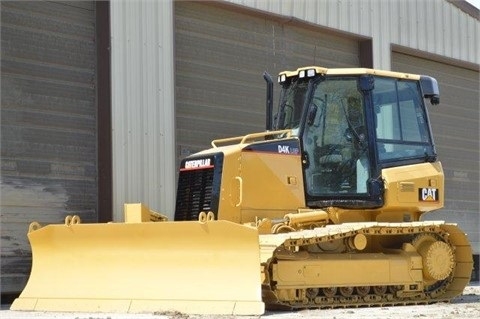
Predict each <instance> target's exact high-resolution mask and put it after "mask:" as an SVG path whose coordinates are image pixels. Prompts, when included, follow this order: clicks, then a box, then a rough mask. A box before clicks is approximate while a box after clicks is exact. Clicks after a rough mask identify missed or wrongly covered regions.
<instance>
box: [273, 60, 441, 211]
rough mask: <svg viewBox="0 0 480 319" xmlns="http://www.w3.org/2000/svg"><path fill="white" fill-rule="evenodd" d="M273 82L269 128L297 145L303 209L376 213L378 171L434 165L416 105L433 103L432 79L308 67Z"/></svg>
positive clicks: (435, 94) (420, 110) (424, 121)
mask: <svg viewBox="0 0 480 319" xmlns="http://www.w3.org/2000/svg"><path fill="white" fill-rule="evenodd" d="M279 83H280V84H281V86H282V91H281V95H280V101H279V108H278V113H277V116H276V118H275V123H274V129H277V130H283V129H292V131H293V135H294V136H296V137H297V138H298V139H299V141H300V145H301V149H302V163H303V174H304V181H305V190H306V192H305V193H306V201H307V205H308V206H310V207H326V206H338V207H364V208H365V207H372V208H374V207H380V206H382V205H383V181H382V177H381V170H382V168H387V167H393V166H400V165H408V164H416V163H423V162H434V161H435V160H436V152H435V148H434V143H433V139H432V134H431V130H430V125H429V120H428V115H427V112H426V110H425V103H424V99H423V98H430V100H431V102H432V104H438V102H439V95H438V86H437V82H436V81H435V79H433V78H431V77H426V76H417V75H411V74H404V73H395V72H385V71H376V70H371V69H335V70H334V73H332V74H330V73H329V71H328V69H325V68H318V67H312V68H301V69H298V70H297V71H293V72H282V73H280V75H279Z"/></svg>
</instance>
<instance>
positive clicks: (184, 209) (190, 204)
mask: <svg viewBox="0 0 480 319" xmlns="http://www.w3.org/2000/svg"><path fill="white" fill-rule="evenodd" d="M218 162H219V160H218V158H215V157H212V158H211V163H212V165H210V166H208V167H200V168H194V169H185V161H183V162H182V168H181V169H180V175H179V178H178V190H177V201H176V207H175V220H178V221H181V220H198V215H199V214H200V212H213V213H214V215H215V219H217V210H218V192H219V186H220V185H219V184H220V174H221V162H220V163H218Z"/></svg>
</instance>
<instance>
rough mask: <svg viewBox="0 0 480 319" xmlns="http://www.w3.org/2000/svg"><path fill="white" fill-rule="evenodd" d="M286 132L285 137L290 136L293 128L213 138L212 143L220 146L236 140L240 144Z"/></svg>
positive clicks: (213, 145) (214, 145)
mask: <svg viewBox="0 0 480 319" xmlns="http://www.w3.org/2000/svg"><path fill="white" fill-rule="evenodd" d="M282 134H285V138H289V137H291V136H292V130H290V129H288V130H279V131H265V132H260V133H252V134H247V135H244V136H236V137H228V138H222V139H217V140H213V141H212V143H211V145H212V147H214V148H217V147H219V144H223V143H231V144H233V143H234V142H236V141H238V142H237V143H238V144H245V143H247V142H250V143H251V142H254V141H256V140H259V139H260V138H264V139H265V137H267V136H272V135H282Z"/></svg>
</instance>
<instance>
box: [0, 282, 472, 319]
mask: <svg viewBox="0 0 480 319" xmlns="http://www.w3.org/2000/svg"><path fill="white" fill-rule="evenodd" d="M4 307H5V306H3V305H2V309H3V308H4ZM0 318H2V319H3V318H5V319H7V318H8V319H10V318H11V319H30V318H54V319H130V318H134V319H232V318H239V319H258V318H263V319H290V318H291V319H297V318H301V319H313V318H330V319H367V318H368V319H380V318H382V319H383V318H403V319H407V318H426V319H430V318H432V319H437V318H438V319H462V318H469V319H473V318H480V285H479V284H474V285H470V286H468V287H466V288H465V290H464V292H463V295H462V296H460V297H458V298H456V299H454V300H453V301H452V302H451V303H438V304H433V305H421V306H402V307H372V308H352V309H332V310H302V311H296V312H267V313H266V314H264V315H262V316H241V317H235V316H212V315H204V316H198V315H186V314H181V313H163V314H157V313H154V314H106V313H101V314H100V313H66V312H26V311H11V310H7V309H4V310H0Z"/></svg>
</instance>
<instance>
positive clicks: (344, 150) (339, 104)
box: [303, 77, 369, 196]
mask: <svg viewBox="0 0 480 319" xmlns="http://www.w3.org/2000/svg"><path fill="white" fill-rule="evenodd" d="M357 81H358V79H357V78H356V77H331V78H325V79H324V80H323V81H317V83H316V84H315V85H314V86H313V89H314V92H313V96H312V100H311V102H310V105H309V108H308V113H307V117H306V123H305V128H304V135H303V145H304V149H305V153H306V156H307V158H308V166H307V168H306V171H305V177H306V179H307V191H308V193H309V195H311V196H322V195H331V194H342V193H345V194H366V193H367V180H368V178H369V161H368V152H367V132H366V128H365V115H364V106H363V95H362V93H361V92H360V91H359V89H358V84H357Z"/></svg>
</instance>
